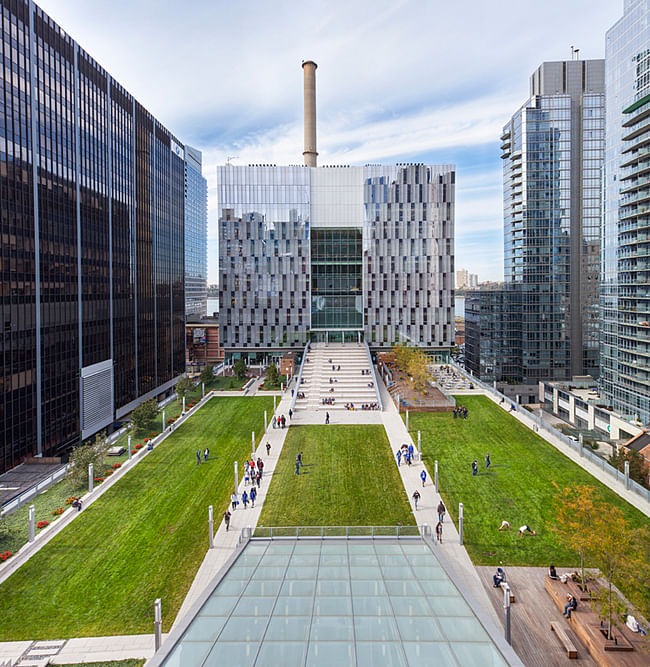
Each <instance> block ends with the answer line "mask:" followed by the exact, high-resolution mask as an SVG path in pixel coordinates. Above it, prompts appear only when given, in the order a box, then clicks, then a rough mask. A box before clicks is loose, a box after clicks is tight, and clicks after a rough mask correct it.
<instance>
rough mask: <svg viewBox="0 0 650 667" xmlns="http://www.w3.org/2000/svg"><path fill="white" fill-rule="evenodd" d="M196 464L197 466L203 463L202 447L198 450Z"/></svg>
mask: <svg viewBox="0 0 650 667" xmlns="http://www.w3.org/2000/svg"><path fill="white" fill-rule="evenodd" d="M196 465H197V466H200V465H201V450H200V449H199V450H198V451H197V452H196Z"/></svg>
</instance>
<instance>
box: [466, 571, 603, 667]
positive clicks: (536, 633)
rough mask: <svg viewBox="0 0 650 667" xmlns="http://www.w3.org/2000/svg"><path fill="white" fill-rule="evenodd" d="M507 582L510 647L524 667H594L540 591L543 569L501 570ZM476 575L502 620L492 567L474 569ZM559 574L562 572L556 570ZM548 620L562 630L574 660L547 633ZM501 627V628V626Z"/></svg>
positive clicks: (500, 592)
mask: <svg viewBox="0 0 650 667" xmlns="http://www.w3.org/2000/svg"><path fill="white" fill-rule="evenodd" d="M504 569H505V571H506V577H507V581H508V583H509V584H510V586H511V587H512V591H513V593H514V594H515V598H516V600H517V601H516V602H515V603H514V604H512V605H511V606H510V629H511V636H512V647H513V648H514V650H515V652H516V653H517V655H518V656H519V657H520V658H521V661H522V662H523V663H524V664H525V665H526V667H560V666H561V665H562V666H566V665H576V667H578V666H579V667H583V666H586V665H595V664H596V663H595V662H594V661H593V660H592V659H591V657H590V656H589V652H588V651H587V649H586V648H585V647H584V645H583V644H582V643H581V642H580V640H579V639H578V637H576V634H575V632H573V630H572V628H570V627H569V624H568V623H567V621H566V619H565V618H564V617H563V616H562V612H561V611H560V610H558V609H557V607H556V606H555V604H554V602H553V600H552V599H551V597H550V596H549V594H548V593H547V592H546V590H545V589H544V577H545V575H546V572H547V570H546V568H542V567H505V568H504ZM476 570H477V572H478V573H479V576H480V578H481V580H482V581H483V584H484V586H485V587H486V589H487V591H488V596H489V598H490V600H491V601H492V604H493V605H494V608H495V610H496V612H497V615H498V616H499V618H501V619H503V617H504V614H503V591H502V590H501V589H495V588H493V587H492V575H493V574H494V573H495V571H496V568H495V567H477V568H476ZM558 571H559V572H560V573H562V572H563V571H564V570H558ZM551 621H554V622H555V623H557V624H558V625H559V626H560V627H562V628H563V629H564V630H565V632H566V634H567V635H568V637H569V638H570V639H571V641H572V642H573V644H574V646H575V647H576V648H577V649H578V658H577V659H570V658H569V657H568V655H567V652H566V650H565V649H564V648H563V647H562V644H561V643H560V640H559V639H558V638H557V637H556V635H555V633H554V632H552V631H551ZM501 627H503V625H502V626H501Z"/></svg>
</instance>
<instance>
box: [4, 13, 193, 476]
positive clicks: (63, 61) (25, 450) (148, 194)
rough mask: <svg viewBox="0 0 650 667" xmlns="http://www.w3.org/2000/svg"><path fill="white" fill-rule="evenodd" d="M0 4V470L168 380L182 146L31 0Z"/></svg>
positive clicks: (70, 440)
mask: <svg viewBox="0 0 650 667" xmlns="http://www.w3.org/2000/svg"><path fill="white" fill-rule="evenodd" d="M0 8H1V11H2V26H3V30H2V33H1V34H0V53H1V54H2V58H3V62H4V66H3V68H2V69H1V70H0V238H1V239H2V241H1V243H0V253H2V254H1V259H0V285H1V286H2V288H1V291H0V317H1V318H2V339H1V342H0V354H1V355H2V375H1V376H0V387H1V388H0V471H3V470H5V469H7V468H9V467H11V466H13V465H15V464H17V463H18V462H20V461H21V460H22V459H23V458H24V457H25V456H28V455H38V454H43V455H53V454H57V453H59V452H61V451H63V450H65V449H66V448H69V447H70V446H71V445H74V444H77V443H79V442H80V440H81V439H82V438H86V437H88V436H91V435H92V434H93V433H95V432H97V431H98V430H100V429H102V428H104V427H106V426H110V425H111V424H112V423H113V421H114V420H115V419H119V418H120V417H121V416H122V415H124V414H126V413H128V412H129V411H130V410H131V409H132V408H133V407H135V406H136V405H137V404H138V402H140V401H142V400H144V399H145V398H148V397H152V396H157V395H158V394H160V393H161V392H163V391H166V390H167V389H169V388H171V387H172V386H173V384H174V382H175V380H176V379H177V377H178V376H179V375H180V374H181V373H182V372H183V371H184V367H185V355H184V336H185V332H184V288H183V208H184V203H183V170H184V148H183V146H182V145H181V144H180V143H179V142H178V141H177V140H176V139H175V138H174V137H173V135H171V134H170V132H169V131H168V130H166V129H165V128H164V127H163V126H162V125H161V124H160V123H159V122H158V121H157V120H156V119H155V118H154V117H153V116H152V115H151V114H150V113H149V112H148V111H147V110H146V109H145V108H143V107H142V106H141V105H140V104H138V102H137V101H136V100H135V99H134V98H133V97H132V96H131V95H130V94H129V93H127V92H126V91H125V90H124V89H123V88H122V87H121V86H120V84H119V83H118V82H117V81H115V80H114V79H113V78H112V77H111V76H110V75H109V74H108V73H107V72H106V71H105V70H103V69H102V68H101V67H100V66H99V65H98V64H97V63H96V62H95V61H94V60H93V59H92V58H91V57H90V56H89V55H88V54H87V53H86V52H85V51H84V50H83V49H81V48H80V47H79V45H78V44H77V43H76V42H74V41H73V40H72V39H71V38H70V37H69V36H68V35H66V34H65V33H64V32H63V30H62V29H61V28H60V27H59V26H58V25H56V23H54V22H53V21H52V19H50V18H49V17H48V16H47V15H46V14H45V13H44V12H43V11H42V10H41V9H40V8H38V7H37V6H36V5H34V4H33V2H31V1H27V0H11V1H6V0H3V1H2V3H1V4H0Z"/></svg>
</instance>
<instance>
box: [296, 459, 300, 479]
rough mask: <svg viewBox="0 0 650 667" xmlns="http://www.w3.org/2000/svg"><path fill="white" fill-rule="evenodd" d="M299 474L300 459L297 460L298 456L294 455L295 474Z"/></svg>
mask: <svg viewBox="0 0 650 667" xmlns="http://www.w3.org/2000/svg"><path fill="white" fill-rule="evenodd" d="M299 474H300V461H298V457H297V456H296V475H299Z"/></svg>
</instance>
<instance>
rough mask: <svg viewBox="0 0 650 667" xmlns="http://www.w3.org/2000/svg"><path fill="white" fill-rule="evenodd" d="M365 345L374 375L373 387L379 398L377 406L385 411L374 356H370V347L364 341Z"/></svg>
mask: <svg viewBox="0 0 650 667" xmlns="http://www.w3.org/2000/svg"><path fill="white" fill-rule="evenodd" d="M363 344H364V346H365V348H366V355H367V356H368V363H369V364H370V372H371V373H372V385H373V387H374V388H375V396H376V397H377V405H379V409H380V410H383V409H384V403H383V401H382V400H381V392H380V391H379V384H378V383H377V374H376V373H375V367H374V365H373V363H372V355H371V354H370V348H369V347H368V341H366V340H364V341H363Z"/></svg>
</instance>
